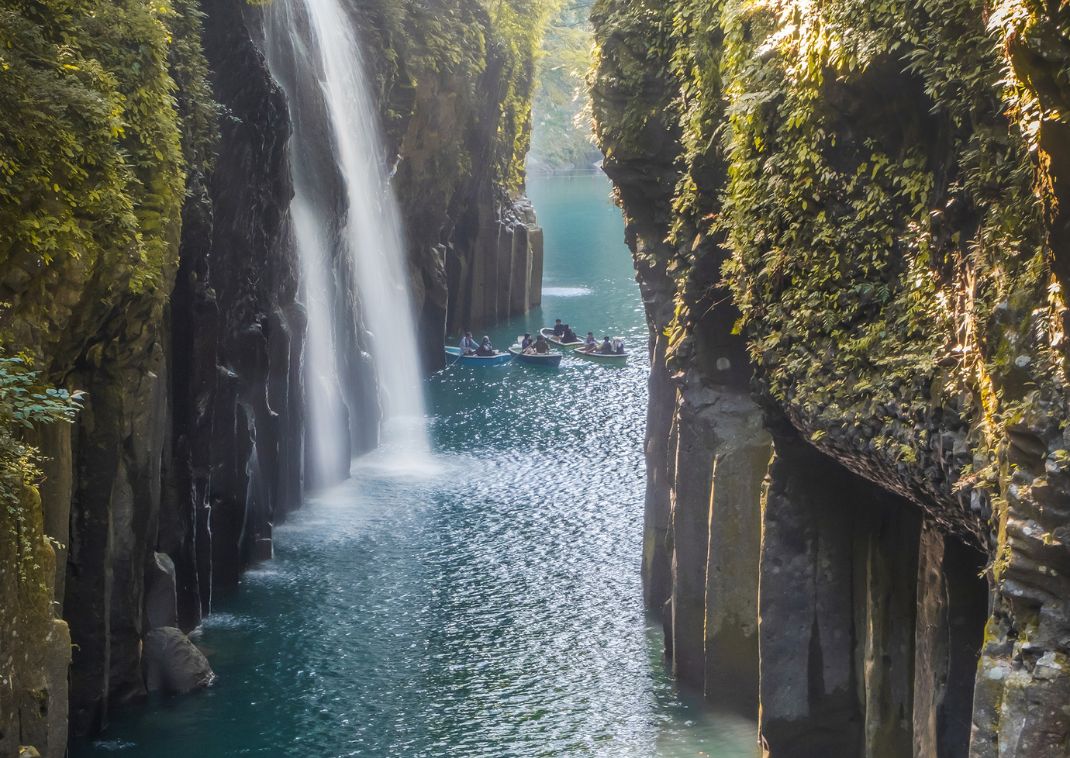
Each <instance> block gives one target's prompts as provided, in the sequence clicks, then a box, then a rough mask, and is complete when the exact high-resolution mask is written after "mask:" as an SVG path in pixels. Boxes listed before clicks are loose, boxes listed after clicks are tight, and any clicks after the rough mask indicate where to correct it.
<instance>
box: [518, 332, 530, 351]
mask: <svg viewBox="0 0 1070 758" xmlns="http://www.w3.org/2000/svg"><path fill="white" fill-rule="evenodd" d="M531 344H532V341H531V335H530V334H528V333H527V332H524V339H522V340H520V350H521V351H522V352H525V353H526V352H527V351H528V348H530V347H531Z"/></svg>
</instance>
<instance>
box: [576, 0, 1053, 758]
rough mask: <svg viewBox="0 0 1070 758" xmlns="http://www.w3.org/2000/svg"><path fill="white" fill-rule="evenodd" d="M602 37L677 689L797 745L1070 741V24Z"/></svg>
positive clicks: (654, 572) (921, 752) (606, 109)
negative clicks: (1065, 203) (646, 347)
mask: <svg viewBox="0 0 1070 758" xmlns="http://www.w3.org/2000/svg"><path fill="white" fill-rule="evenodd" d="M593 18H594V22H595V28H596V36H597V39H598V43H599V50H598V63H597V70H596V73H595V75H594V78H593V94H594V102H595V114H596V119H597V122H598V127H597V129H598V136H599V139H600V141H601V145H602V149H603V152H604V153H605V169H606V172H607V173H608V174H609V175H610V177H611V178H612V179H613V181H614V183H615V185H616V188H617V192H618V197H619V200H620V203H621V205H622V207H623V209H624V211H625V214H626V217H627V222H628V225H627V228H628V242H629V244H630V246H631V247H632V250H633V252H634V254H635V261H636V268H637V272H638V278H639V282H640V285H641V287H642V288H643V292H644V298H645V301H646V305H647V313H648V318H649V322H650V326H651V335H652V338H651V360H652V368H651V380H650V387H651V393H650V412H649V416H648V419H649V424H648V429H647V435H648V436H647V457H648V473H649V487H648V498H647V547H646V554H645V557H644V572H645V578H646V587H647V602H648V604H649V605H650V607H651V609H652V610H654V611H655V612H658V613H661V614H662V617H663V619H664V621H665V624H666V630H667V634H666V642H667V652H668V653H669V654H670V655H671V656H672V659H673V666H674V670H675V671H676V673H677V675H678V676H679V677H680V678H681V679H684V680H686V681H689V682H692V683H693V684H695V685H697V686H699V687H702V688H703V689H704V690H705V692H706V694H707V696H708V697H710V698H714V699H718V700H721V701H727V702H728V703H729V704H731V705H735V706H736V707H739V708H742V709H744V710H747V711H749V712H751V713H754V714H757V713H758V712H759V707H760V728H761V734H762V739H763V743H764V744H765V746H766V748H767V750H768V752H769V754H770V755H772V756H774V758H784V757H791V756H818V755H821V756H825V755H828V756H831V755H836V756H856V755H859V756H861V755H870V756H906V755H915V756H965V755H971V756H978V757H981V756H985V757H987V756H1063V755H1067V754H1068V753H1070V712H1068V711H1067V705H1066V704H1067V703H1068V702H1070V669H1068V666H1070V658H1068V656H1070V615H1068V614H1067V610H1066V607H1067V606H1066V604H1067V602H1068V598H1070V594H1068V593H1070V586H1068V585H1067V583H1066V576H1067V572H1068V571H1070V547H1068V540H1067V535H1066V532H1067V529H1068V527H1067V524H1068V518H1070V492H1068V489H1067V487H1068V484H1067V483H1068V481H1070V480H1068V479H1067V465H1068V464H1070V454H1068V453H1067V447H1068V445H1067V441H1066V438H1065V427H1066V419H1067V415H1068V406H1067V395H1066V342H1065V337H1064V331H1065V323H1066V321H1065V314H1066V307H1065V294H1064V289H1063V287H1064V286H1065V275H1064V273H1063V271H1062V268H1063V267H1062V264H1061V263H1060V261H1061V260H1062V259H1063V258H1064V257H1065V253H1066V251H1065V250H1063V247H1065V244H1064V242H1065V240H1064V239H1063V226H1065V224H1064V223H1063V219H1062V212H1061V210H1060V208H1061V206H1060V204H1059V198H1060V197H1061V196H1062V194H1064V193H1065V191H1066V189H1065V187H1063V186H1062V183H1063V182H1065V181H1067V179H1066V177H1065V176H1064V172H1063V171H1062V167H1063V163H1064V162H1065V161H1066V160H1067V156H1068V155H1070V153H1068V152H1067V148H1066V145H1065V140H1063V139H1062V135H1063V134H1064V133H1065V131H1066V129H1067V126H1066V121H1065V113H1066V112H1067V108H1066V106H1067V105H1068V104H1067V103H1066V102H1065V101H1066V95H1065V90H1066V82H1065V81H1064V74H1063V71H1064V68H1065V65H1066V53H1065V50H1066V46H1067V44H1068V43H1070V32H1068V29H1070V26H1068V25H1067V17H1066V14H1065V13H1064V11H1063V10H1061V9H1053V8H1050V7H1049V6H1047V5H1043V4H1038V3H1031V2H1025V1H1023V2H993V3H987V4H982V5H977V4H971V3H959V2H926V1H922V2H916V3H907V4H899V5H897V4H890V5H888V4H885V5H880V4H877V5H873V4H867V3H857V2H853V1H852V0H843V1H839V0H837V1H836V2H832V3H822V4H811V3H802V2H799V3H795V2H784V3H779V4H778V3H773V4H752V3H734V2H712V3H711V2H706V1H704V0H701V1H700V0H672V1H671V2H667V3H656V2H649V0H599V2H597V3H596V6H595V11H594V17H593ZM763 477H764V484H763V483H762V480H763ZM754 580H756V581H754ZM747 693H753V695H748V694H747Z"/></svg>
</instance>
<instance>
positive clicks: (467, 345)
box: [460, 332, 498, 358]
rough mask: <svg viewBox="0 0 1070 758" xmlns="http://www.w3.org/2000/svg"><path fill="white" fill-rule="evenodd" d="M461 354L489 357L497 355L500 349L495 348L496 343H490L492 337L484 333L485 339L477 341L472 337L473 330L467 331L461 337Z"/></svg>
mask: <svg viewBox="0 0 1070 758" xmlns="http://www.w3.org/2000/svg"><path fill="white" fill-rule="evenodd" d="M460 348H461V355H478V356H479V357H481V358H488V357H490V356H492V355H497V354H498V351H497V350H495V349H494V345H492V344H491V343H490V337H488V336H486V335H483V339H481V340H480V341H479V342H476V341H475V340H474V339H473V338H472V333H471V332H465V333H464V336H463V337H461V345H460Z"/></svg>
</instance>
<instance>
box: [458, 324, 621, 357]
mask: <svg viewBox="0 0 1070 758" xmlns="http://www.w3.org/2000/svg"><path fill="white" fill-rule="evenodd" d="M544 331H545V330H544ZM553 333H554V337H556V338H557V339H558V340H560V341H561V342H562V343H565V344H574V343H576V342H580V338H579V337H578V336H577V335H576V332H574V331H573V330H572V327H571V326H569V325H568V324H563V323H561V319H557V320H556V321H555V322H554V329H553ZM460 348H461V355H476V356H479V357H490V356H494V355H497V354H498V351H497V350H495V349H494V345H492V344H491V341H490V337H488V336H486V335H484V336H483V339H481V340H480V341H479V342H476V341H475V339H474V338H473V337H472V333H471V332H469V331H466V332H465V333H464V336H463V337H462V338H461V344H460ZM578 349H579V350H581V351H583V352H585V353H599V354H601V355H623V354H624V340H622V339H620V338H619V337H618V338H615V339H612V340H611V339H610V338H609V335H608V334H607V335H605V336H603V337H602V341H601V342H599V341H598V340H596V339H595V338H594V332H587V338H586V339H585V340H583V347H581V348H578ZM520 350H521V352H523V353H525V354H527V355H544V354H546V353H549V352H550V343H549V342H548V341H547V340H546V338H545V337H544V336H543V335H542V334H539V335H537V336H535V337H534V338H532V336H531V335H530V334H528V333H525V334H524V336H523V337H522V338H521V340H520Z"/></svg>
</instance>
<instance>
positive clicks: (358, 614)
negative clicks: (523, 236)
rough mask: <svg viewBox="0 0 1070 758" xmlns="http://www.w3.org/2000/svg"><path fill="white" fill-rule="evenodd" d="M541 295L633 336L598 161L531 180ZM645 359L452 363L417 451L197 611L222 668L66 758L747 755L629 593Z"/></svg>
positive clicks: (632, 315) (317, 505)
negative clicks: (542, 365) (679, 669)
mask: <svg viewBox="0 0 1070 758" xmlns="http://www.w3.org/2000/svg"><path fill="white" fill-rule="evenodd" d="M531 194H532V197H533V199H534V200H535V203H536V207H537V209H538V211H539V214H540V218H541V220H542V223H543V225H544V226H545V227H546V232H547V264H546V284H547V291H546V298H545V302H544V312H545V315H544V314H542V313H535V314H531V315H530V317H528V318H524V319H519V320H518V321H516V322H514V323H512V324H510V325H507V326H506V327H503V328H502V329H499V330H496V332H495V333H494V335H493V336H495V337H497V338H498V339H497V341H498V342H499V344H501V343H503V342H506V341H508V339H507V338H508V337H511V336H512V335H513V334H515V333H517V332H519V331H524V330H525V328H526V329H528V330H529V331H533V330H534V327H536V326H538V325H539V324H540V323H541V322H542V320H543V319H544V318H547V319H552V318H554V317H555V316H557V315H559V314H560V317H561V318H563V319H565V320H566V321H569V322H571V323H572V324H573V325H574V326H577V327H579V328H582V329H583V330H584V331H585V330H586V329H587V328H591V329H593V330H594V331H596V332H599V335H598V336H601V333H602V332H608V333H610V334H621V335H624V336H625V337H626V338H627V339H628V342H629V344H630V346H631V347H632V348H633V349H635V350H636V351H637V352H636V357H637V358H641V356H642V355H643V351H644V343H643V338H644V326H643V320H642V312H641V305H640V303H639V298H638V291H637V288H636V286H635V284H634V281H633V280H632V272H631V267H630V265H629V262H628V258H627V254H626V251H624V249H623V247H622V243H621V238H622V235H623V231H622V229H621V222H620V217H619V213H618V212H617V210H616V209H615V208H613V207H612V205H611V204H610V203H609V202H608V200H607V196H608V185H607V183H606V182H605V180H604V179H603V178H601V177H590V176H587V177H582V178H575V179H562V178H548V179H536V180H533V181H532V186H531ZM645 392H646V386H645V367H644V366H643V361H642V360H641V359H640V360H635V361H633V363H632V365H630V366H628V367H626V368H623V369H607V368H602V367H599V366H595V365H592V364H589V363H584V362H581V361H578V360H575V359H567V360H566V361H565V363H564V364H563V365H562V368H561V370H560V371H558V372H546V371H541V370H537V369H536V370H532V369H526V368H522V367H520V366H506V367H503V368H497V369H467V368H465V369H462V368H459V367H458V368H455V369H450V370H448V371H446V372H444V373H442V374H440V375H438V376H436V377H434V378H433V379H432V380H431V382H430V389H429V393H430V398H431V404H430V407H431V409H432V413H433V416H432V420H431V425H432V429H431V431H432V439H433V444H434V452H433V454H432V455H431V456H430V457H425V458H422V459H410V458H407V457H406V456H405V455H404V453H403V452H402V451H396V450H389V449H386V450H382V451H380V452H378V453H376V454H375V455H373V456H370V457H368V458H364V459H361V460H359V461H357V462H356V464H355V466H354V476H353V478H352V480H350V481H349V482H346V483H345V484H343V485H342V486H340V487H338V488H336V489H334V490H332V491H330V492H326V493H323V494H321V495H320V496H318V497H315V498H312V499H310V502H309V503H308V505H307V507H306V508H305V510H304V511H303V512H302V513H301V514H299V516H298V517H296V518H294V519H293V520H292V522H291V523H289V524H287V525H285V526H283V527H281V528H280V529H278V531H277V545H276V552H277V557H276V559H275V560H274V561H272V562H270V563H269V564H266V565H264V566H263V567H262V568H260V569H258V570H255V571H252V572H250V573H249V574H248V575H247V577H246V579H245V580H244V582H243V587H242V590H241V592H240V593H237V594H236V595H235V596H233V597H231V598H228V599H226V600H225V601H224V602H223V603H222V604H221V608H220V609H219V610H220V612H219V613H217V614H215V615H214V616H212V617H211V618H210V619H209V621H208V622H207V623H206V624H205V628H204V630H203V634H202V636H201V638H200V643H201V644H202V645H203V646H204V647H205V648H206V649H207V650H208V651H209V652H210V654H211V655H212V660H213V663H214V665H215V666H216V669H217V672H218V673H219V674H220V681H219V684H218V686H216V687H215V688H213V689H212V690H211V691H209V692H207V693H205V694H203V695H199V696H194V697H186V698H174V699H166V700H161V701H158V702H156V703H154V704H153V705H152V707H150V708H146V709H140V710H138V711H135V712H132V713H129V714H127V715H126V716H124V717H123V718H122V719H121V720H120V721H119V722H118V723H116V724H115V725H114V726H113V728H112V729H111V730H110V731H109V734H108V735H106V736H105V738H104V739H102V740H99V741H97V742H96V743H94V745H92V746H88V747H84V748H83V749H82V750H80V751H79V752H78V755H82V756H96V755H104V754H112V753H116V752H117V753H119V754H120V755H129V756H134V755H137V756H152V757H153V758H171V757H172V756H173V757H175V758H177V757H178V756H183V757H185V756H196V758H216V757H217V756H246V755H248V756H290V755H309V756H370V757H375V758H378V757H384V758H385V757H393V756H398V757H399V758H400V757H401V756H406V757H408V756H459V757H463V758H468V757H472V758H478V757H485V758H508V757H511V756H517V757H520V756H605V757H607V758H611V757H617V756H621V757H630V756H635V757H636V758H640V757H641V758H646V757H648V756H659V757H665V758H676V757H680V758H683V757H684V756H688V757H696V756H710V757H715V758H737V757H746V758H752V756H754V755H755V754H756V751H755V749H754V735H753V726H752V725H751V724H748V723H747V722H744V721H740V720H738V719H734V718H732V717H727V716H718V715H716V714H711V713H709V712H707V711H706V710H705V709H704V708H703V707H702V706H701V705H700V704H697V703H695V702H693V701H689V700H687V699H686V698H684V697H681V696H680V695H679V694H678V693H677V692H676V691H675V689H674V687H673V685H672V683H671V681H670V680H669V678H668V677H667V675H666V673H665V670H664V666H663V664H662V661H661V656H660V640H659V639H658V637H659V632H658V631H657V630H655V629H653V628H652V627H651V626H650V625H649V624H648V622H647V620H646V619H645V617H644V615H643V611H642V605H641V588H640V580H639V570H638V569H639V556H640V553H641V528H642V492H643V471H642V458H641V455H642V434H643V418H644V403H645Z"/></svg>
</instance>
